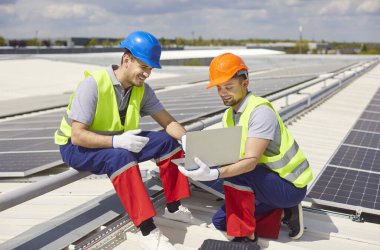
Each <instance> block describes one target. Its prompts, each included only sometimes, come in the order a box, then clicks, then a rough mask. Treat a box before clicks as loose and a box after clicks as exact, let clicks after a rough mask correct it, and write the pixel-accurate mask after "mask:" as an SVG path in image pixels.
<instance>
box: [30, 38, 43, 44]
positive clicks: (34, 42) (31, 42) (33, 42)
mask: <svg viewBox="0 0 380 250" xmlns="http://www.w3.org/2000/svg"><path fill="white" fill-rule="evenodd" d="M27 45H28V46H41V42H40V41H38V40H37V39H35V38H34V39H30V40H28V41H27Z"/></svg>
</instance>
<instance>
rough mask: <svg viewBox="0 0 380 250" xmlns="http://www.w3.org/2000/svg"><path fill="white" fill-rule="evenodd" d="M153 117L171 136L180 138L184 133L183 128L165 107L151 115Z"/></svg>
mask: <svg viewBox="0 0 380 250" xmlns="http://www.w3.org/2000/svg"><path fill="white" fill-rule="evenodd" d="M152 117H153V119H154V120H155V121H156V122H157V123H158V124H160V125H161V126H162V127H163V128H164V129H165V131H166V133H168V134H169V135H170V136H171V137H173V138H175V139H177V140H180V139H181V137H182V136H183V135H185V134H186V130H185V128H184V127H183V126H182V125H181V124H180V123H179V122H177V121H176V120H175V119H174V118H173V117H172V116H171V115H170V114H169V112H168V111H166V110H165V109H163V110H161V111H160V112H158V113H156V114H154V115H152Z"/></svg>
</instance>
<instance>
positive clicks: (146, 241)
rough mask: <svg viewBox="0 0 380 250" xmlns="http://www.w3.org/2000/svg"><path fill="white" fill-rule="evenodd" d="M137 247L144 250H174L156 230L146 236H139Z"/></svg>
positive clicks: (167, 240) (158, 230) (166, 239)
mask: <svg viewBox="0 0 380 250" xmlns="http://www.w3.org/2000/svg"><path fill="white" fill-rule="evenodd" d="M139 245H140V247H141V248H142V249H144V250H175V247H174V246H173V245H172V244H171V243H170V242H169V239H168V238H167V237H166V236H165V235H163V234H162V232H161V231H160V229H158V228H156V229H154V230H153V231H151V232H150V233H149V234H148V235H146V236H143V235H142V234H140V235H139Z"/></svg>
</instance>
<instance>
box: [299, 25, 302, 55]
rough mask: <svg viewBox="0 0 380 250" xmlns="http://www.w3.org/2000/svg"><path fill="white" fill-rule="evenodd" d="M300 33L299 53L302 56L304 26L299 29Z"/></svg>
mask: <svg viewBox="0 0 380 250" xmlns="http://www.w3.org/2000/svg"><path fill="white" fill-rule="evenodd" d="M299 32H300V45H299V53H300V54H302V47H303V45H302V25H300V27H299Z"/></svg>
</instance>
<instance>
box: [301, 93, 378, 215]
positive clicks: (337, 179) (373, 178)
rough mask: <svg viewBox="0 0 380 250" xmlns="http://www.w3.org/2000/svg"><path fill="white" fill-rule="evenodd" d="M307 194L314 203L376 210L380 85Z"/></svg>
mask: <svg viewBox="0 0 380 250" xmlns="http://www.w3.org/2000/svg"><path fill="white" fill-rule="evenodd" d="M307 196H308V197H309V198H311V199H312V201H313V202H314V203H316V204H322V205H329V206H334V207H338V208H345V209H352V210H357V209H359V208H360V210H362V211H363V212H367V213H373V214H380V88H379V89H378V91H377V92H376V94H375V95H374V97H373V98H372V100H371V101H370V102H369V104H368V105H367V107H366V108H365V110H364V111H363V113H362V114H361V116H360V118H359V119H358V120H357V122H356V123H355V125H354V127H353V128H352V129H351V130H350V131H349V133H348V134H347V136H346V138H345V139H344V141H343V143H342V144H341V145H340V147H339V148H338V149H337V150H336V152H335V154H334V155H333V156H332V157H331V159H330V160H329V162H328V163H327V165H326V166H325V168H324V170H323V171H322V172H321V174H320V176H319V178H318V179H317V180H316V182H315V184H314V185H313V186H312V188H311V190H310V192H309V193H308V195H307Z"/></svg>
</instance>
